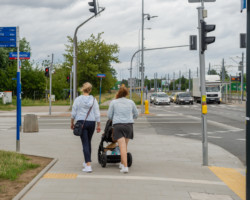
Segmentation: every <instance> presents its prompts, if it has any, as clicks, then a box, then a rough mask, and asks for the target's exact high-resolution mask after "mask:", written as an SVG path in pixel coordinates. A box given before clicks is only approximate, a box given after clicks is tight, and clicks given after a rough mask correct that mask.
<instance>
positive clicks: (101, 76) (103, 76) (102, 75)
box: [97, 74, 106, 105]
mask: <svg viewBox="0 0 250 200" xmlns="http://www.w3.org/2000/svg"><path fill="white" fill-rule="evenodd" d="M97 77H98V78H100V97H99V105H100V104H101V96H102V78H105V77H106V74H97Z"/></svg>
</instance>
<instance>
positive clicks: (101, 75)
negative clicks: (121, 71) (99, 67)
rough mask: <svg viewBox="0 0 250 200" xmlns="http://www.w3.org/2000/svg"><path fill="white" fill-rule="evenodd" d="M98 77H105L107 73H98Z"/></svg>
mask: <svg viewBox="0 0 250 200" xmlns="http://www.w3.org/2000/svg"><path fill="white" fill-rule="evenodd" d="M97 77H99V78H105V77H106V74H97Z"/></svg>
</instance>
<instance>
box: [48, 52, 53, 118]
mask: <svg viewBox="0 0 250 200" xmlns="http://www.w3.org/2000/svg"><path fill="white" fill-rule="evenodd" d="M53 57H54V54H53V53H52V57H51V66H50V68H49V115H51V94H52V70H53Z"/></svg>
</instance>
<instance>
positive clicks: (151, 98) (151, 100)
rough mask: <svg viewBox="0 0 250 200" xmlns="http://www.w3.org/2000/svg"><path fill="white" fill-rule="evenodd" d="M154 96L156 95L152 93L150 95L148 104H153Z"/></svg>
mask: <svg viewBox="0 0 250 200" xmlns="http://www.w3.org/2000/svg"><path fill="white" fill-rule="evenodd" d="M156 94H157V93H152V94H151V95H150V103H153V102H154V99H155V97H156Z"/></svg>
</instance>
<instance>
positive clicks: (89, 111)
mask: <svg viewBox="0 0 250 200" xmlns="http://www.w3.org/2000/svg"><path fill="white" fill-rule="evenodd" d="M94 103H95V98H94V97H93V104H92V106H91V107H90V108H89V111H88V113H87V116H86V118H85V120H84V122H83V124H82V126H83V125H84V124H85V121H86V119H87V118H88V116H89V113H90V111H91V110H92V108H93V106H94Z"/></svg>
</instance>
